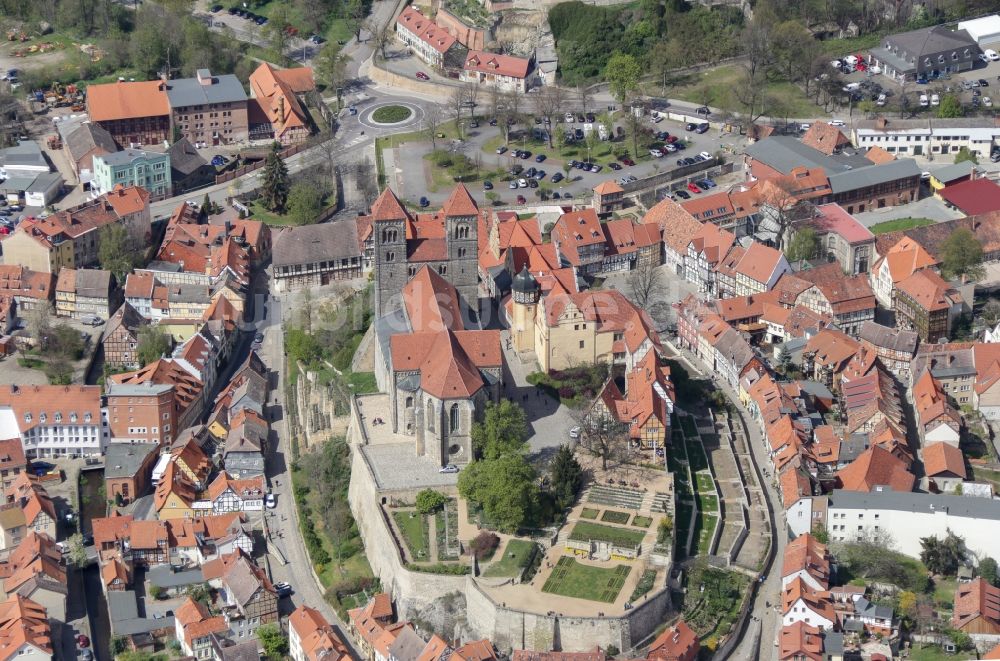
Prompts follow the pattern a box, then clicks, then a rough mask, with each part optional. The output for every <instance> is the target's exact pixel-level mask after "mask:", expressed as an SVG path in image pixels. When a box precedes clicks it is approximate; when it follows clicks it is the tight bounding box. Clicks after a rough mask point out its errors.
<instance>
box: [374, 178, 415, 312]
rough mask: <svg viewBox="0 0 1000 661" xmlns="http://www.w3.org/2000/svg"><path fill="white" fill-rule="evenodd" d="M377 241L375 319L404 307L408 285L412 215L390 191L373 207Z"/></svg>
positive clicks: (380, 196) (384, 193)
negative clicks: (408, 250) (408, 248)
mask: <svg viewBox="0 0 1000 661" xmlns="http://www.w3.org/2000/svg"><path fill="white" fill-rule="evenodd" d="M371 215H372V236H373V237H374V239H375V301H374V306H375V317H376V318H379V317H382V316H383V315H385V314H386V313H388V312H391V311H392V310H394V309H395V308H398V307H400V306H401V305H402V301H401V298H400V294H401V292H402V291H403V286H404V285H405V284H406V281H407V279H408V278H407V266H406V228H407V225H408V224H409V222H410V215H409V214H408V213H407V212H406V209H404V208H403V205H402V204H401V203H400V201H399V199H398V198H397V197H396V195H395V194H394V193H393V192H392V190H391V189H389V188H386V189H385V191H384V192H383V193H382V194H381V195H379V197H378V199H377V200H375V203H374V204H372V213H371Z"/></svg>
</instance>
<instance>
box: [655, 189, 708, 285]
mask: <svg viewBox="0 0 1000 661" xmlns="http://www.w3.org/2000/svg"><path fill="white" fill-rule="evenodd" d="M642 222H643V224H644V225H653V226H654V227H657V228H658V229H659V230H660V235H661V236H662V237H663V257H664V263H665V264H666V265H667V268H669V269H670V272H671V273H676V274H677V275H679V276H682V277H685V278H686V277H687V275H686V273H687V267H686V257H687V254H688V245H689V244H690V243H691V240H692V239H693V238H694V236H695V234H697V233H698V231H699V230H700V229H701V223H700V222H698V220H697V219H696V218H695V217H694V216H692V215H691V213H690V212H689V211H687V210H686V209H685V208H684V207H682V206H681V205H679V204H677V202H674V201H673V200H671V199H670V198H665V199H663V200H660V201H659V202H657V203H656V205H655V206H653V207H652V208H651V209H650V210H649V211H647V212H646V215H645V216H643V217H642Z"/></svg>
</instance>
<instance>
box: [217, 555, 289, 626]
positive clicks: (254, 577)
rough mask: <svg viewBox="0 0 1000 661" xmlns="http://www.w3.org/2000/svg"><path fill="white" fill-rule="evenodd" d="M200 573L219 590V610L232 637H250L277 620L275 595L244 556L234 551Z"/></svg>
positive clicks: (269, 584)
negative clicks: (220, 589)
mask: <svg viewBox="0 0 1000 661" xmlns="http://www.w3.org/2000/svg"><path fill="white" fill-rule="evenodd" d="M203 571H204V574H205V578H206V579H208V581H209V583H210V584H212V585H214V586H215V587H221V588H222V593H221V595H222V598H223V599H224V601H223V602H222V603H220V609H221V610H222V616H223V617H224V618H225V619H226V623H227V624H228V625H229V629H230V631H232V636H233V638H237V639H239V638H246V637H254V636H256V633H257V629H258V628H260V627H261V626H263V625H265V624H270V623H272V622H277V621H278V594H277V592H275V589H274V586H273V585H272V584H271V581H270V580H269V579H268V578H267V574H266V573H265V572H264V570H263V569H261V568H260V567H258V566H257V565H256V564H255V563H254V562H253V560H251V559H250V557H249V556H248V555H246V554H245V553H243V552H242V551H237V552H235V553H232V554H230V555H228V556H220V557H219V558H218V559H216V560H211V561H209V562H208V563H206V564H205V566H204V568H203Z"/></svg>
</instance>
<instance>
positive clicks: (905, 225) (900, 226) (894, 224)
mask: <svg viewBox="0 0 1000 661" xmlns="http://www.w3.org/2000/svg"><path fill="white" fill-rule="evenodd" d="M933 224H934V221H933V220H931V219H930V218H897V219H896V220H887V221H885V222H884V223H875V224H874V225H871V226H870V227H869V228H868V229H869V230H871V233H872V234H886V233H887V232H899V231H901V230H908V229H913V228H914V227H923V226H925V225H933Z"/></svg>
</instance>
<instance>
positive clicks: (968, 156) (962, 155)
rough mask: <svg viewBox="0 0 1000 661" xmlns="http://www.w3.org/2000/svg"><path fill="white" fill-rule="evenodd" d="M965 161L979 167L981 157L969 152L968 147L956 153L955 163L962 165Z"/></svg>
mask: <svg viewBox="0 0 1000 661" xmlns="http://www.w3.org/2000/svg"><path fill="white" fill-rule="evenodd" d="M963 161H969V162H970V163H974V164H976V165H979V157H978V156H976V154H975V153H974V152H971V151H969V148H968V147H962V148H961V149H959V150H958V151H957V152H955V162H956V163H961V162H963Z"/></svg>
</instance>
